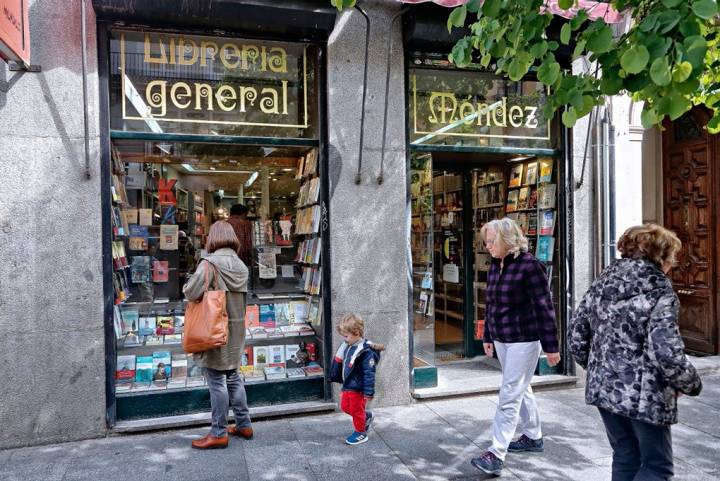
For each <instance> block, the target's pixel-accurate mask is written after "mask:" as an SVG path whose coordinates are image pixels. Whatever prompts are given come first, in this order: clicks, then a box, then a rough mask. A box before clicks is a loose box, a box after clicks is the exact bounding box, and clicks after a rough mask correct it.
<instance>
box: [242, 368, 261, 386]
mask: <svg viewBox="0 0 720 481" xmlns="http://www.w3.org/2000/svg"><path fill="white" fill-rule="evenodd" d="M243 374H244V376H245V384H252V383H256V382H262V381H264V380H265V372H264V371H263V370H262V369H261V368H255V369H251V370H248V371H243Z"/></svg>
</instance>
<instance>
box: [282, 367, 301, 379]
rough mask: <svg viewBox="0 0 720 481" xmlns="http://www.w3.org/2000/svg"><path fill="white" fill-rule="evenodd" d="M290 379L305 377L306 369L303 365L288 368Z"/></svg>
mask: <svg viewBox="0 0 720 481" xmlns="http://www.w3.org/2000/svg"><path fill="white" fill-rule="evenodd" d="M286 372H287V377H288V379H297V378H301V377H305V371H304V370H303V368H301V367H290V368H287V369H286Z"/></svg>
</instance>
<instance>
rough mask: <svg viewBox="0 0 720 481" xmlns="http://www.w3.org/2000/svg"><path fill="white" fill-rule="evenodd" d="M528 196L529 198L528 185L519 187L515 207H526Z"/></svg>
mask: <svg viewBox="0 0 720 481" xmlns="http://www.w3.org/2000/svg"><path fill="white" fill-rule="evenodd" d="M529 198H530V187H522V188H521V189H520V193H519V194H518V201H517V208H518V209H527V208H528V201H529Z"/></svg>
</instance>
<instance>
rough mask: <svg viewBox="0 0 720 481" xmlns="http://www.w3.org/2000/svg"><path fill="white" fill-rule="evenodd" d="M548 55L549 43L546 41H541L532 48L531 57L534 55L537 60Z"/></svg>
mask: <svg viewBox="0 0 720 481" xmlns="http://www.w3.org/2000/svg"><path fill="white" fill-rule="evenodd" d="M546 53H547V42H546V41H544V40H543V41H540V42H538V43H536V44H535V45H533V46H532V47H530V55H532V56H533V57H535V58H541V57H542V56H543V55H545V54H546Z"/></svg>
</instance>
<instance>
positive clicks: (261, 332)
mask: <svg viewBox="0 0 720 481" xmlns="http://www.w3.org/2000/svg"><path fill="white" fill-rule="evenodd" d="M268 329H274V327H273V328H268ZM267 337H268V334H267V331H266V330H265V328H264V327H262V326H253V327H251V328H250V338H251V339H267Z"/></svg>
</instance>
